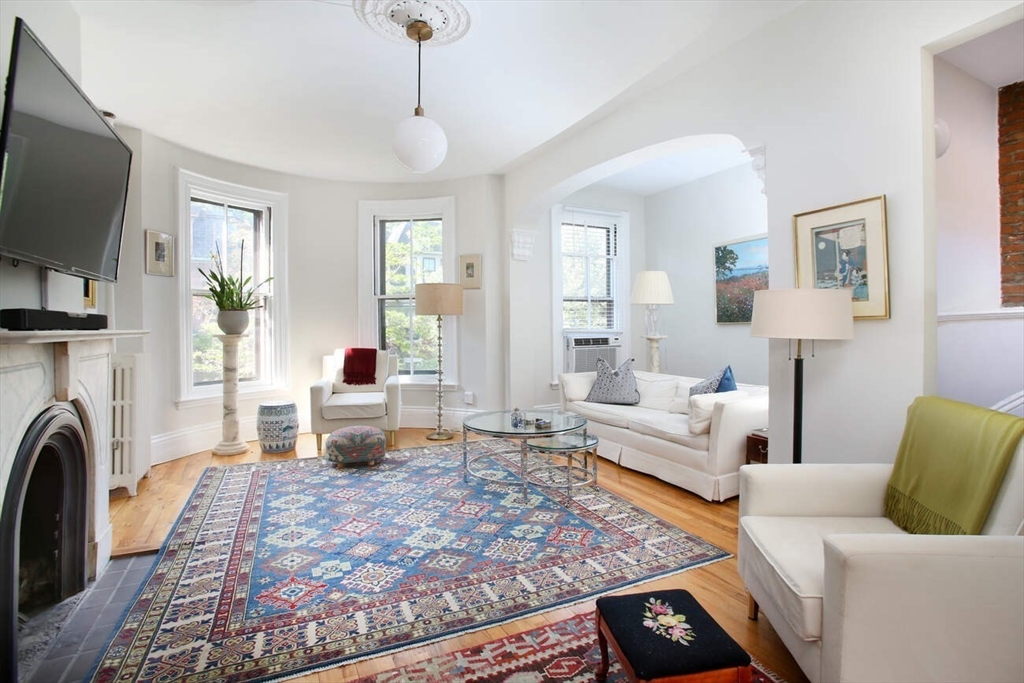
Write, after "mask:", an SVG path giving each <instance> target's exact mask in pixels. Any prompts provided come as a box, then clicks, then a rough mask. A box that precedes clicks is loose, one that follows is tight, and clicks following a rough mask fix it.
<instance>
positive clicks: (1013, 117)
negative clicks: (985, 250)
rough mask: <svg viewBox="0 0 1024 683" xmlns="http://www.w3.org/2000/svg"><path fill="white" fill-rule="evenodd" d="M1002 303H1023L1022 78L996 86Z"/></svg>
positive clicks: (1023, 177) (1023, 90) (1023, 85)
mask: <svg viewBox="0 0 1024 683" xmlns="http://www.w3.org/2000/svg"><path fill="white" fill-rule="evenodd" d="M999 204H1000V207H1001V210H1000V230H999V253H1000V255H1001V256H1002V259H1001V262H1002V292H1003V306H1024V81H1022V82H1020V83H1014V84H1013V85H1007V86H1005V87H1002V88H1000V89H999Z"/></svg>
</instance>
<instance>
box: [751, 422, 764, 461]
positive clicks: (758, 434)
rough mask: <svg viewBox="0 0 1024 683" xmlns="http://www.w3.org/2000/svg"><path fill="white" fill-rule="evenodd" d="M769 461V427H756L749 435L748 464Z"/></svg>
mask: <svg viewBox="0 0 1024 683" xmlns="http://www.w3.org/2000/svg"><path fill="white" fill-rule="evenodd" d="M766 462H768V429H767V428H765V429H755V430H754V431H752V432H750V434H748V435H747V464H748V465H751V464H764V463H766Z"/></svg>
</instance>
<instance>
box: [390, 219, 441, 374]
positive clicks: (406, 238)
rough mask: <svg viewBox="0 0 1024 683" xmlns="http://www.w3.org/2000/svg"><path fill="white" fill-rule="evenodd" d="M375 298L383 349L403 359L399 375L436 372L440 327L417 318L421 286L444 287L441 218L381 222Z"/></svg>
mask: <svg viewBox="0 0 1024 683" xmlns="http://www.w3.org/2000/svg"><path fill="white" fill-rule="evenodd" d="M376 229H377V245H378V259H379V260H378V264H377V266H378V267H377V277H376V297H377V306H378V320H379V321H380V330H379V343H380V348H386V349H390V350H393V351H394V352H395V353H396V354H397V355H398V371H399V374H405V375H412V374H434V373H436V372H437V324H436V319H435V318H433V317H431V316H422V315H421V316H417V315H416V314H415V311H416V298H415V291H416V285H417V284H420V283H436V282H444V269H443V266H442V265H441V264H442V263H443V258H442V256H443V246H442V235H443V230H442V221H441V219H440V218H426V217H425V218H413V219H380V220H378V221H377V224H376Z"/></svg>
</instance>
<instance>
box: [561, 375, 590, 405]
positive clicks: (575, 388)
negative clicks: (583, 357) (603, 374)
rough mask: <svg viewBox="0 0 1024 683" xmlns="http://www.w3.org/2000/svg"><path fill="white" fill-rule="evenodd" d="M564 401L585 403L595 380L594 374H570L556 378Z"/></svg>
mask: <svg viewBox="0 0 1024 683" xmlns="http://www.w3.org/2000/svg"><path fill="white" fill-rule="evenodd" d="M558 378H559V380H560V381H559V384H560V385H561V386H562V392H563V393H564V394H565V400H566V401H586V400H587V394H589V393H590V387H592V386H594V382H595V381H596V380H597V373H596V372H570V373H565V374H562V375H559V376H558Z"/></svg>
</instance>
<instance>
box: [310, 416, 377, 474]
mask: <svg viewBox="0 0 1024 683" xmlns="http://www.w3.org/2000/svg"><path fill="white" fill-rule="evenodd" d="M386 450H387V448H386V442H385V439H384V432H382V431H381V430H379V429H377V428H376V427H363V426H357V427H342V428H341V429H335V430H334V431H333V432H331V433H330V434H329V435H328V436H327V443H326V444H324V457H325V458H327V460H329V461H330V462H333V463H334V465H335V467H337V466H339V465H353V464H356V463H366V464H368V465H376V464H377V463H379V462H380V461H382V460H383V459H384V457H385V454H386Z"/></svg>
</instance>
